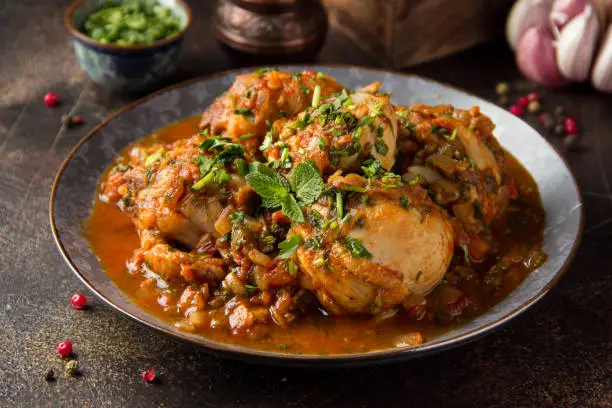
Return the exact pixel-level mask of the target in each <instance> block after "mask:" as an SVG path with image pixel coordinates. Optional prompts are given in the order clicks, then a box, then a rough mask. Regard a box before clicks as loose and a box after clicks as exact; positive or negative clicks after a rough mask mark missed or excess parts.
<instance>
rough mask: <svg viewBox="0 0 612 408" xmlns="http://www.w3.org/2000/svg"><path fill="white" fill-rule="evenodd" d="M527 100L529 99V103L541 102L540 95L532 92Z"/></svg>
mask: <svg viewBox="0 0 612 408" xmlns="http://www.w3.org/2000/svg"><path fill="white" fill-rule="evenodd" d="M527 99H529V101H530V102H531V101H537V102H540V93H539V92H531V93H530V94H529V95H527Z"/></svg>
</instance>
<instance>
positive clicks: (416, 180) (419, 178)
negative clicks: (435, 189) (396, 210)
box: [408, 174, 421, 186]
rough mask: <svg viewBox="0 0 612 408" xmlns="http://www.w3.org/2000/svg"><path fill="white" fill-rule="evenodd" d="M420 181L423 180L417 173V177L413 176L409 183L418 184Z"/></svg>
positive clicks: (410, 184)
mask: <svg viewBox="0 0 612 408" xmlns="http://www.w3.org/2000/svg"><path fill="white" fill-rule="evenodd" d="M420 181H421V175H420V174H417V175H416V177H415V178H413V179H412V180H410V181H409V182H408V185H409V186H412V185H414V184H418V183H419V182H420Z"/></svg>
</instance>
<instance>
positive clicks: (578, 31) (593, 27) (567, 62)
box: [556, 5, 599, 82]
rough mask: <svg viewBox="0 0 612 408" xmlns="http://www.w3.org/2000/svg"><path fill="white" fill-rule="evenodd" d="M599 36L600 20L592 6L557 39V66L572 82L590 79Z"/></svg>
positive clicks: (585, 9) (568, 24) (569, 24)
mask: <svg viewBox="0 0 612 408" xmlns="http://www.w3.org/2000/svg"><path fill="white" fill-rule="evenodd" d="M598 36H599V19H598V18H597V14H596V13H595V9H594V8H593V6H592V5H588V6H586V7H585V8H584V10H583V11H582V13H580V14H578V15H577V16H576V17H574V18H573V19H572V20H571V21H570V22H569V23H567V24H566V25H565V26H564V27H563V29H562V30H561V32H560V33H559V35H558V38H557V44H556V47H557V66H558V67H559V71H560V72H561V74H562V75H563V76H564V77H565V78H567V79H569V80H572V81H576V82H582V81H584V80H586V79H587V78H588V77H589V72H590V69H591V63H592V62H593V53H594V52H595V47H596V45H597V39H598Z"/></svg>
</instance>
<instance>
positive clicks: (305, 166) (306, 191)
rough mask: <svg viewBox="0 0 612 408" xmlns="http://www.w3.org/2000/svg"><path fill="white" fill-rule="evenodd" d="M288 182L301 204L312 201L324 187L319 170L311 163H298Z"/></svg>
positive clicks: (308, 203)
mask: <svg viewBox="0 0 612 408" xmlns="http://www.w3.org/2000/svg"><path fill="white" fill-rule="evenodd" d="M289 184H290V185H291V189H292V190H293V191H294V192H295V195H296V196H297V198H298V200H300V204H302V205H310V204H312V203H314V202H315V200H316V199H317V198H319V196H320V195H321V193H322V192H323V189H324V188H325V186H324V184H323V179H321V176H320V175H319V171H318V170H317V168H316V167H315V166H314V165H313V164H311V163H300V164H298V165H297V166H295V170H293V173H291V178H290V179H289Z"/></svg>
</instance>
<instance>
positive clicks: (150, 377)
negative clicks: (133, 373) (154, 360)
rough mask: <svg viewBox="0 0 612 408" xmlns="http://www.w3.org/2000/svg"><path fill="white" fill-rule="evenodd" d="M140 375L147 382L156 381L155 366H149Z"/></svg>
mask: <svg viewBox="0 0 612 408" xmlns="http://www.w3.org/2000/svg"><path fill="white" fill-rule="evenodd" d="M140 376H141V377H142V379H143V380H144V382H147V383H152V382H153V381H155V378H156V377H155V369H153V368H147V369H146V370H144V371H143V372H142V373H141V374H140Z"/></svg>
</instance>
